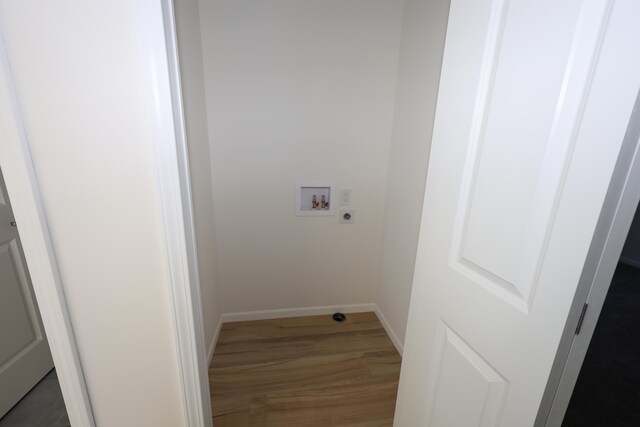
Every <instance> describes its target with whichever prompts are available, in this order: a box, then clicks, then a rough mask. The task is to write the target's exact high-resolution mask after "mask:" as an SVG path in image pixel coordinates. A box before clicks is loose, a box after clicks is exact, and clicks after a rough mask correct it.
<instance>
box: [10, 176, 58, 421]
mask: <svg viewBox="0 0 640 427" xmlns="http://www.w3.org/2000/svg"><path fill="white" fill-rule="evenodd" d="M13 221H14V219H13V213H12V212H11V204H10V203H9V198H8V196H7V190H6V187H5V185H4V179H3V178H2V174H0V417H2V416H3V415H4V414H5V413H6V412H7V411H9V409H11V407H12V406H13V405H14V404H15V403H16V402H17V401H18V400H20V399H21V398H22V396H24V395H25V394H26V393H27V392H28V391H29V390H30V389H31V388H32V387H33V386H34V385H36V383H37V382H38V381H40V379H42V377H44V376H45V375H46V373H47V372H49V371H50V370H51V369H52V368H53V361H52V359H51V354H50V352H49V345H48V344H47V340H46V338H45V335H44V329H43V327H42V320H41V319H40V314H39V312H38V306H37V305H36V300H35V296H34V294H33V289H32V288H31V281H30V278H29V272H28V271H27V264H26V262H25V261H24V256H23V253H22V247H21V245H20V239H19V238H18V230H17V228H16V227H15V226H14V225H13V224H12V223H13Z"/></svg>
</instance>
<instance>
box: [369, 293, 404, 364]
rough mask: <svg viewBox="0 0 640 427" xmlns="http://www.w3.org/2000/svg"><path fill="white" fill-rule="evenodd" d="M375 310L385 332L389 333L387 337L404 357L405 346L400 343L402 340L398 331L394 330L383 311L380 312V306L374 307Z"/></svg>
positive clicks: (375, 305)
mask: <svg viewBox="0 0 640 427" xmlns="http://www.w3.org/2000/svg"><path fill="white" fill-rule="evenodd" d="M373 310H374V312H375V313H376V316H378V320H380V323H382V326H383V327H384V330H385V331H387V335H389V338H390V339H391V342H392V343H393V345H394V346H395V347H396V350H398V353H399V354H400V357H402V352H403V351H404V346H403V345H402V341H400V338H398V334H396V331H394V330H393V328H392V327H391V324H390V323H389V321H388V320H387V318H386V317H384V314H382V311H381V310H380V307H378V304H374V305H373Z"/></svg>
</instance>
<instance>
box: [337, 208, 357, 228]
mask: <svg viewBox="0 0 640 427" xmlns="http://www.w3.org/2000/svg"><path fill="white" fill-rule="evenodd" d="M355 219H356V215H355V211H354V210H353V209H342V210H340V224H353V222H354V221H355Z"/></svg>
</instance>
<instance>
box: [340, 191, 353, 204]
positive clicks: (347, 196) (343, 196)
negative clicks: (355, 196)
mask: <svg viewBox="0 0 640 427" xmlns="http://www.w3.org/2000/svg"><path fill="white" fill-rule="evenodd" d="M350 205H351V190H350V189H343V190H340V206H350Z"/></svg>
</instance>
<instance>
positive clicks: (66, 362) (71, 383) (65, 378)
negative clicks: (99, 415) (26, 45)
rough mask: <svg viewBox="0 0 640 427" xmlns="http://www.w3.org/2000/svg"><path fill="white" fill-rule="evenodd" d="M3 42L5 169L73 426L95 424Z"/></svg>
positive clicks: (0, 157)
mask: <svg viewBox="0 0 640 427" xmlns="http://www.w3.org/2000/svg"><path fill="white" fill-rule="evenodd" d="M5 49H6V48H5V45H4V40H1V38H0V168H2V172H3V174H4V178H5V183H6V186H7V191H8V193H9V198H10V200H11V205H12V207H13V213H14V215H15V218H16V222H17V224H18V231H19V233H20V240H21V242H22V246H23V249H24V254H25V258H26V261H27V267H28V268H29V274H30V275H31V280H32V283H33V290H34V293H35V295H36V300H37V302H38V307H39V309H40V315H41V317H42V322H43V325H44V329H45V332H46V334H47V340H48V342H49V348H50V349H51V355H52V356H53V361H54V364H55V366H56V371H57V374H58V380H59V382H60V388H61V389H62V395H63V397H64V402H65V406H66V409H67V413H68V415H69V420H70V422H71V424H72V425H73V426H82V427H85V426H88V427H94V426H95V425H96V423H95V419H94V416H93V412H92V409H91V402H90V399H89V393H88V391H87V385H86V382H85V378H84V374H83V372H82V364H81V363H80V357H79V355H78V348H77V345H76V341H75V337H74V334H73V327H72V325H71V319H70V317H69V311H68V308H67V303H66V299H65V295H64V289H63V286H62V279H61V277H60V272H59V270H58V264H57V262H56V256H55V252H54V250H53V244H52V242H51V234H50V232H49V227H48V224H47V218H46V216H45V212H44V207H43V204H42V200H41V196H40V189H39V187H38V181H37V178H36V174H35V170H34V167H33V161H32V158H31V152H30V149H29V143H28V140H27V134H26V132H25V129H24V123H23V118H22V113H21V111H20V107H19V103H18V101H17V97H16V93H15V87H14V83H13V76H12V74H11V67H10V66H9V63H8V58H7V54H6V50H5Z"/></svg>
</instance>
